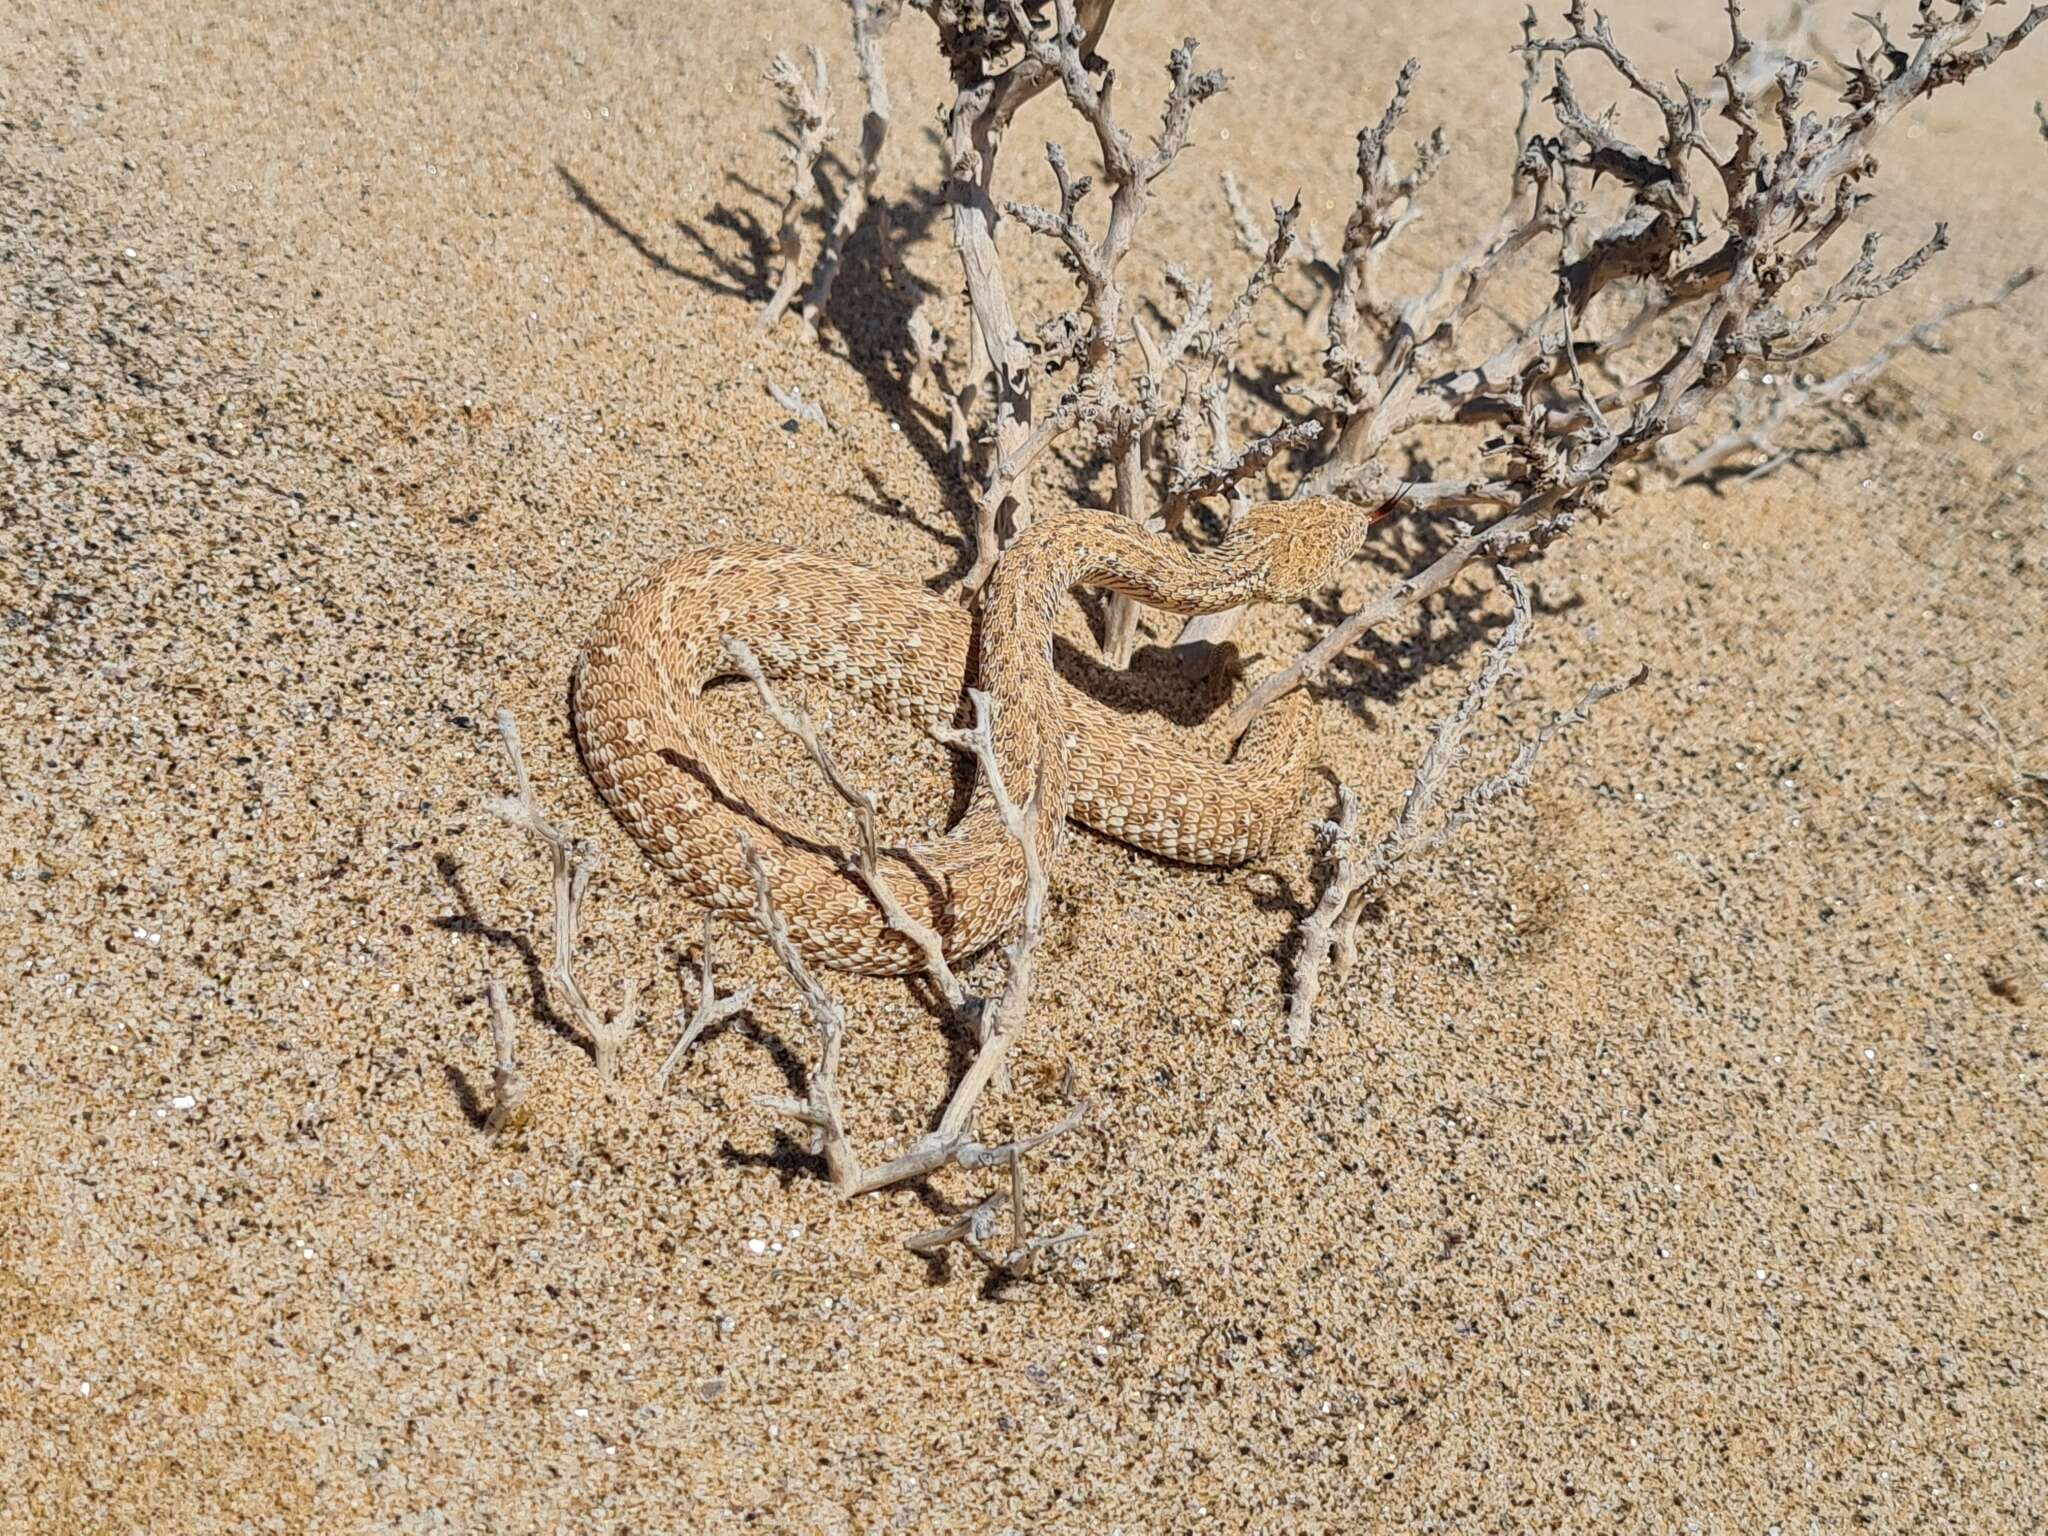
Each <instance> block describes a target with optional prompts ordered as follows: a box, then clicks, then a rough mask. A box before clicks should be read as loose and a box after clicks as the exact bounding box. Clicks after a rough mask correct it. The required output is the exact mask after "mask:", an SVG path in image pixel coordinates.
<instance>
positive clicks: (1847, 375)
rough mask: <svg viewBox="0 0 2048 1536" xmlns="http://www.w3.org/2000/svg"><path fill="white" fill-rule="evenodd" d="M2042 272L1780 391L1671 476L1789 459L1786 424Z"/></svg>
mask: <svg viewBox="0 0 2048 1536" xmlns="http://www.w3.org/2000/svg"><path fill="white" fill-rule="evenodd" d="M2040 271H2041V269H2040V268H2039V267H2026V268H2023V269H2022V270H2020V271H2018V272H2015V273H2014V274H2013V275H2012V276H2011V277H2009V278H2007V279H2006V280H2005V282H2004V283H2002V284H2000V285H1999V287H1998V289H1997V291H1996V292H1994V293H1989V294H1986V295H1984V296H1982V297H1980V298H1975V299H1958V300H1957V301H1956V302H1955V303H1953V304H1946V305H1944V306H1942V308H1941V309H1939V310H1937V311H1936V312H1935V313H1934V314H1932V315H1930V316H1928V317H1927V318H1926V319H1925V320H1922V321H1921V322H1920V323H1919V324H1918V325H1916V326H1914V327H1912V328H1911V329H1910V330H1906V331H1902V332H1900V333H1899V334H1898V335H1896V336H1894V337H1892V339H1891V340H1889V341H1887V342H1886V343H1885V344H1884V345H1883V346H1881V347H1879V348H1878V349H1877V350H1876V351H1875V352H1873V353H1871V355H1870V356H1869V357H1867V358H1865V359H1864V360H1863V361H1862V362H1860V363H1857V364H1855V365H1854V366H1853V367H1849V368H1844V369H1843V370H1842V371H1841V372H1839V373H1836V374H1833V375H1831V376H1829V377H1828V378H1826V379H1823V380H1821V381H1819V382H1818V383H1814V384H1807V385H1797V384H1794V385H1791V386H1790V387H1788V388H1786V389H1785V390H1783V391H1782V392H1781V393H1780V394H1779V395H1778V397H1777V399H1776V400H1775V401H1773V402H1772V404H1771V408H1770V410H1768V411H1767V412H1765V413H1764V415H1763V416H1762V418H1761V419H1759V420H1757V421H1754V422H1750V423H1745V424H1743V425H1741V426H1738V427H1736V428H1735V429H1734V430H1733V431H1729V432H1724V433H1722V434H1721V435H1720V436H1719V437H1717V438H1715V439H1714V440H1713V441H1712V442H1710V443H1708V444H1707V445H1706V446H1705V447H1703V448H1701V449H1700V450H1699V451H1698V452H1697V453H1695V454H1693V455H1692V457H1690V458H1689V459H1686V460H1685V461H1684V462H1683V463H1682V464H1680V465H1679V466H1678V467H1677V468H1676V469H1674V470H1672V471H1671V478H1672V479H1673V480H1674V481H1677V482H1679V483H1680V484H1683V483H1684V482H1686V481H1688V480H1698V479H1701V478H1703V477H1705V476H1707V475H1710V474H1712V473H1713V472H1714V471H1715V470H1717V469H1719V468H1720V467H1721V466H1722V465H1724V464H1726V463H1727V462H1728V461H1729V460H1730V459H1733V458H1735V457H1736V456H1737V455H1738V454H1744V453H1755V454H1762V455H1764V458H1765V462H1764V463H1762V464H1760V465H1758V466H1757V468H1756V469H1754V470H1752V471H1750V474H1751V475H1755V474H1758V473H1762V472H1768V471H1769V470H1772V469H1776V468H1777V467H1779V466H1780V465H1782V464H1785V463H1787V462H1789V461H1790V460H1791V458H1792V457H1793V454H1792V453H1791V452H1786V451H1781V450H1780V449H1779V446H1778V437H1779V434H1780V433H1781V432H1782V431H1783V430H1784V429H1785V426H1786V424H1787V423H1789V422H1790V421H1792V420H1793V419H1794V418H1795V417H1798V416H1800V415H1803V414H1804V413H1806V412H1808V411H1811V410H1813V409H1815V408H1816V407H1820V406H1826V405H1832V404H1834V403H1835V402H1836V401H1838V400H1841V399H1843V398H1844V397H1845V396H1850V397H1853V393H1854V391H1857V390H1860V389H1862V388H1863V387H1864V386H1865V385H1866V384H1868V383H1870V381H1871V380H1873V379H1875V378H1876V377H1877V376H1878V375H1879V374H1881V373H1883V372H1884V371H1885V370H1886V369H1887V368H1889V367H1890V366H1891V365H1892V363H1893V362H1895V361H1896V360H1897V359H1898V358H1899V357H1900V356H1901V355H1902V354H1904V353H1906V352H1908V351H1911V350H1913V349H1915V348H1917V349H1919V350H1920V351H1923V352H1937V351H1940V350H1942V348H1941V346H1940V344H1939V342H1940V333H1941V330H1942V328H1943V327H1944V326H1946V325H1947V324H1948V323H1949V322H1950V321H1951V320H1954V319H1955V318H1956V317H1957V316H1959V315H1967V314H1972V313H1974V312H1975V311H1977V310H1980V309H1996V308H1998V306H1999V305H2001V304H2003V303H2004V302H2005V301H2006V300H2007V299H2009V298H2011V297H2012V295H2013V294H2014V293H2016V292H2018V291H2019V290H2020V289H2021V288H2024V287H2025V286H2026V285H2027V284H2028V283H2031V282H2032V281H2033V280H2034V279H2035V278H2036V277H2038V276H2039V275H2040Z"/></svg>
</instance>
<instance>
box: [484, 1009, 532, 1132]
mask: <svg viewBox="0 0 2048 1536" xmlns="http://www.w3.org/2000/svg"><path fill="white" fill-rule="evenodd" d="M484 997H485V999H486V1001H487V1002H488V1003H489V1004H490V1009H491V1046H492V1049H493V1051H494V1052H495V1053H496V1061H497V1064H496V1065H495V1066H494V1067H493V1068H492V1070H491V1112H490V1114H488V1115H487V1116H485V1118H484V1129H485V1130H486V1131H488V1132H489V1133H490V1134H491V1135H493V1136H496V1135H499V1134H500V1133H502V1132H505V1131H511V1130H517V1129H518V1128H519V1127H520V1126H522V1125H524V1124H525V1123H526V1118H527V1114H526V1094H527V1082H526V1074H525V1073H523V1072H521V1071H520V1070H519V1062H518V1059H517V1057H516V1056H515V1055H514V1053H513V1045H514V1039H515V1037H514V1035H513V1030H512V1010H511V1009H510V1008H508V1007H507V1006H506V1005H505V988H504V987H503V986H502V985H501V984H500V983H499V981H498V978H497V977H495V976H487V977H485V978H484Z"/></svg>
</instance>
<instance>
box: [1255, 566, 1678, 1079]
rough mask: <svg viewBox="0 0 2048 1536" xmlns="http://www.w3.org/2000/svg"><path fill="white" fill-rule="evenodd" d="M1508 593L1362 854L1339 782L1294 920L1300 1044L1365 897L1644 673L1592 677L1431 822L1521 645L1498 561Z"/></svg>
mask: <svg viewBox="0 0 2048 1536" xmlns="http://www.w3.org/2000/svg"><path fill="white" fill-rule="evenodd" d="M1497 569H1498V574H1499V576H1500V579H1501V580H1502V582H1504V583H1505V584H1506V586H1507V588H1508V591H1509V593H1510V594H1511V596H1512V598H1513V600H1514V612H1513V614H1512V616H1511V617H1510V618H1509V620H1508V625H1507V628H1506V629H1504V630H1502V631H1501V635H1500V638H1499V639H1498V640H1496V641H1495V642H1494V643H1493V645H1492V646H1491V647H1490V648H1489V649H1488V651H1487V653H1486V659H1485V661H1484V662H1483V663H1482V664H1481V666H1480V669H1479V673H1478V675H1477V676H1476V677H1475V678H1474V679H1473V681H1472V685H1471V687H1470V688H1468V689H1467V690H1466V692H1465V696H1464V698H1463V699H1461V700H1460V701H1459V703H1458V706H1457V708H1456V709H1455V710H1453V711H1452V712H1451V714H1450V715H1449V716H1447V717H1446V718H1445V719H1443V720H1440V721H1439V722H1437V725H1436V728H1435V731H1434V733H1433V734H1432V736H1431V739H1430V744H1429V750H1428V751H1427V752H1425V753H1424V754H1423V757H1422V762H1421V765H1420V766H1419V767H1418V768H1417V769H1416V773H1415V782H1414V784H1413V786H1412V787H1411V788H1410V789H1409V791H1408V794H1407V797H1406V799H1405V800H1404V801H1403V803H1402V807H1401V811H1400V814H1399V815H1398V816H1397V817H1396V818H1395V820H1394V824H1393V826H1392V828H1391V829H1389V831H1388V832H1387V834H1386V835H1385V836H1384V837H1383V838H1382V839H1381V840H1380V842H1379V843H1378V845H1377V846H1375V847H1374V848H1373V849H1372V850H1371V851H1370V852H1369V853H1361V852H1360V850H1359V848H1358V845H1357V831H1358V797H1357V796H1356V795H1355V794H1353V793H1352V791H1351V789H1350V788H1349V787H1348V786H1344V785H1340V786H1339V787H1338V797H1339V805H1340V809H1339V814H1338V817H1337V820H1335V821H1334V822H1327V823H1325V824H1324V828H1323V840H1324V846H1325V849H1326V851H1327V856H1328V862H1329V871H1330V872H1329V877H1328V880H1327V881H1326V883H1325V885H1324V887H1323V893H1322V896H1321V898H1320V899H1319V900H1318V901H1317V903H1316V906H1315V909H1314V910H1313V911H1312V912H1310V913H1309V915H1308V916H1307V917H1306V918H1305V919H1303V921H1302V925H1301V947H1300V953H1299V955H1298V956H1297V958H1296V960H1295V965H1294V980H1293V985H1292V987H1291V989H1290V992H1289V997H1288V1011H1287V1036H1288V1041H1289V1043H1290V1044H1292V1045H1295V1046H1303V1045H1306V1044H1307V1043H1308V1038H1309V1034H1310V1032H1311V1030H1312V1029H1313V1028H1314V1019H1315V1004H1316V998H1317V996H1318V995H1319V994H1320V992H1321V990H1322V975H1323V967H1324V966H1325V965H1326V964H1327V963H1329V961H1330V960H1331V958H1332V956H1333V955H1334V957H1335V960H1336V967H1335V968H1336V973H1337V974H1338V975H1339V976H1342V975H1344V974H1346V973H1347V972H1348V971H1349V970H1350V969H1351V967H1352V965H1353V964H1354V963H1355V962H1356V959H1357V954H1358V927H1359V923H1360V922H1361V920H1362V919H1363V916H1364V912H1365V907H1366V904H1367V903H1368V902H1369V901H1370V900H1371V899H1372V898H1373V897H1374V896H1375V895H1377V894H1379V893H1381V892H1383V891H1384V890H1386V888H1387V887H1388V886H1389V885H1391V884H1392V883H1393V882H1394V881H1395V880H1396V879H1398V878H1399V877H1400V875H1401V873H1402V871H1403V870H1404V868H1406V867H1407V866H1409V865H1410V864H1412V863H1413V861H1414V860H1416V859H1417V858H1419V857H1421V856H1423V855H1425V854H1427V853H1430V852H1431V851H1433V850H1435V849H1436V848H1438V847H1440V846H1442V844H1443V843H1444V842H1445V841H1447V840H1448V839H1449V838H1450V837H1451V836H1452V835H1453V834H1455V833H1456V832H1457V831H1458V829H1459V828H1460V827H1462V826H1464V825H1465V824H1466V823H1468V822H1470V821H1471V820H1473V819H1474V818H1475V817H1476V816H1478V815H1480V814H1481V813H1482V812H1483V811H1485V810H1486V809H1488V808H1489V807H1491V806H1493V805H1495V804H1497V803H1498V802H1500V801H1501V800H1503V799H1506V798H1507V797H1509V796H1511V795H1515V794H1520V793H1522V792H1523V791H1525V790H1526V789H1527V788H1528V787H1529V775H1530V773H1531V771H1532V770H1533V769H1534V767H1535V764H1536V756H1537V754H1538V753H1539V752H1541V751H1542V750H1543V748H1544V747H1545V746H1547V745H1548V744H1549V743H1550V742H1551V741H1552V740H1553V739H1554V738H1555V737H1556V736H1557V735H1558V734H1559V733H1560V732H1562V731H1564V730H1566V729H1568V728H1569V727H1571V726H1573V725H1576V724H1578V723H1579V722H1581V721H1583V720H1585V719H1587V718H1588V717H1589V716H1590V713H1591V711H1592V708H1593V706H1594V705H1595V704H1597V703H1599V702H1600V700H1602V699H1604V698H1607V697H1608V696H1610V695H1612V694H1615V693H1619V692H1621V691H1623V690H1624V689H1627V688H1632V687H1634V686H1635V685H1636V684H1637V683H1640V682H1641V681H1642V680H1643V679H1644V678H1645V677H1646V676H1648V675H1649V669H1648V668H1641V669H1639V670H1637V671H1636V672H1634V673H1633V674H1631V675H1629V676H1627V677H1623V678H1617V679H1613V680H1610V681H1608V682H1604V683H1599V684H1596V685H1594V686H1593V687H1592V688H1590V689H1588V690H1587V691H1586V693H1585V695H1584V696H1583V697H1582V698H1581V699H1580V700H1579V702H1578V703H1577V704H1575V705H1574V706H1573V707H1572V708H1571V709H1569V710H1566V711H1565V712H1564V713H1563V714H1561V715H1559V716H1557V717H1556V718H1555V719H1553V720H1552V721H1551V722H1550V723H1549V724H1548V725H1546V726H1544V727H1543V728H1542V729H1541V730H1539V731H1538V732H1537V733H1536V734H1535V735H1534V736H1532V737H1531V738H1530V739H1529V740H1528V741H1526V742H1524V743H1523V745H1522V747H1521V750H1520V751H1519V752H1517V753H1516V755H1515V758H1514V761H1513V762H1512V763H1511V764H1510V765H1509V766H1508V768H1507V769H1506V770H1505V771H1504V772H1502V773H1499V774H1496V775H1494V776H1492V777H1491V778H1486V779H1482V780H1480V781H1479V782H1478V783H1477V784H1474V785H1473V786H1472V787H1471V788H1470V789H1468V790H1467V791H1466V792H1465V793H1464V794H1463V795H1462V796H1461V797H1460V798H1459V799H1458V801H1457V803H1456V805H1454V806H1453V807H1452V809H1451V810H1450V812H1449V813H1448V814H1447V815H1446V816H1445V817H1444V818H1443V820H1442V821H1441V822H1440V823H1437V824H1435V825H1432V824H1431V817H1432V816H1433V815H1434V813H1435V810H1436V807H1437V805H1438V804H1439V802H1440V801H1441V800H1442V798H1443V793H1444V789H1445V787H1446V785H1447V784H1448V783H1449V782H1450V778H1451V775H1452V773H1453V772H1454V771H1455V770H1456V768H1457V767H1458V764H1459V763H1460V762H1461V761H1462V760H1463V758H1464V755H1465V750H1466V748H1465V743H1466V738H1467V737H1468V736H1469V735H1470V733H1471V730H1472V724H1473V722H1474V720H1475V719H1477V717H1478V714H1479V711H1480V710H1481V709H1483V708H1484V707H1485V705H1486V701H1487V700H1488V699H1489V698H1491V697H1492V695H1493V692H1494V689H1495V688H1496V687H1498V686H1499V683H1500V680H1501V677H1502V675H1503V674H1504V673H1505V672H1506V671H1507V665H1508V662H1509V661H1510V660H1511V659H1512V658H1513V656H1514V654H1515V652H1516V651H1517V650H1519V649H1520V647H1521V644H1522V640H1523V638H1524V636H1525V635H1526V634H1527V632H1528V627H1529V593H1528V590H1527V589H1526V588H1525V587H1524V586H1523V585H1522V582H1521V580H1520V579H1519V578H1518V577H1517V576H1516V575H1515V573H1514V571H1513V570H1512V569H1510V568H1509V567H1507V566H1505V565H1502V566H1500V567H1498V568H1497Z"/></svg>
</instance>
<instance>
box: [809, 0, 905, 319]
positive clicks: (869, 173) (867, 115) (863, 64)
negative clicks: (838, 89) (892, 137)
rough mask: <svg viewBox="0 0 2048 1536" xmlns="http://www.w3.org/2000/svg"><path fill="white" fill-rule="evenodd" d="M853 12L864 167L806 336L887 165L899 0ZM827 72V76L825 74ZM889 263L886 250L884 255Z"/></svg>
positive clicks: (821, 265) (877, 0)
mask: <svg viewBox="0 0 2048 1536" xmlns="http://www.w3.org/2000/svg"><path fill="white" fill-rule="evenodd" d="M848 4H849V6H850V8H851V10H852V12H853V56H854V60H855V65H854V67H855V70H856V71H857V73H858V74H859V76H860V83H861V84H862V86H864V87H865V88H866V90H867V101H868V105H867V111H865V112H864V113H862V114H861V119H860V171H859V174H858V175H857V176H856V177H855V178H854V180H853V182H852V184H851V185H850V186H848V187H847V189H846V196H845V198H844V200H843V201H842V202H841V203H840V204H839V212H838V213H837V214H836V215H835V216H834V217H833V220H832V228H831V229H830V230H828V231H826V234H825V244H824V248H823V249H822V250H820V251H819V252H818V264H817V266H816V267H815V268H814V269H813V270H812V273H811V286H810V288H809V289H808V290H807V291H806V292H805V294H804V305H803V311H802V317H801V318H802V320H803V328H804V337H805V339H806V340H809V339H812V338H814V337H816V335H817V334H818V316H819V315H821V314H823V313H824V310H825V306H826V305H827V304H828V303H830V302H831V299H832V285H833V283H834V282H835V281H837V280H838V277H839V263H840V260H841V258H842V257H843V256H844V254H845V251H846V242H847V241H848V240H849V239H851V238H852V236H853V232H854V231H855V230H857V229H859V228H860V221H861V219H862V218H863V217H865V216H866V214H867V210H868V204H869V203H870V202H871V201H872V200H873V198H874V195H875V179H876V178H877V177H878V176H879V175H880V174H881V170H882V146H883V145H884V144H885V143H887V142H888V138H889V77H888V74H887V72H886V71H885V70H884V68H883V64H882V39H883V38H884V37H885V36H887V35H888V31H889V28H890V27H891V26H892V25H893V24H894V23H895V20H896V0H848ZM821 78H822V77H821ZM882 267H883V269H884V270H887V268H888V258H887V257H886V255H885V256H884V258H883V260H882Z"/></svg>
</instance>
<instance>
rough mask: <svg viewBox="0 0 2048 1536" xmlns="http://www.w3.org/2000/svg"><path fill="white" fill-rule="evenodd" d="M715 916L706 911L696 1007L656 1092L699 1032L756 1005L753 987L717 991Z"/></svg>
mask: <svg viewBox="0 0 2048 1536" xmlns="http://www.w3.org/2000/svg"><path fill="white" fill-rule="evenodd" d="M716 919H717V914H716V913H712V912H706V913H705V914H704V944H703V948H704V958H703V969H702V970H701V971H700V972H699V974H698V977H697V1007H696V1010H695V1011H694V1012H693V1013H692V1014H691V1015H690V1018H689V1022H688V1023H687V1024H685V1025H684V1026H683V1034H682V1038H681V1039H679V1040H678V1041H676V1045H675V1049H674V1050H672V1051H670V1052H669V1053H668V1056H667V1058H666V1059H665V1060H663V1062H662V1064H661V1070H660V1071H659V1072H657V1073H656V1074H655V1076H654V1086H655V1090H656V1091H657V1092H660V1091H662V1090H665V1089H666V1088H667V1087H668V1079H669V1074H670V1073H671V1072H673V1071H675V1069H676V1066H677V1065H678V1064H679V1063H680V1062H681V1061H682V1059H683V1053H684V1052H685V1051H687V1050H689V1048H690V1047H691V1046H693V1045H695V1044H696V1043H697V1037H698V1036H699V1035H701V1034H703V1033H704V1031H705V1030H707V1029H709V1028H711V1026H712V1025H714V1024H722V1023H724V1022H725V1020H727V1019H729V1018H731V1017H732V1016H733V1015H734V1014H736V1013H744V1012H746V1010H747V1009H749V1008H751V1007H752V1006H753V1003H754V989H753V988H752V987H741V988H740V989H739V991H737V992H734V993H732V994H731V995H730V996H727V997H720V996H719V995H718V988H717V987H716V986H714V985H713V983H712V980H711V932H712V928H713V926H714V924H715V922H716ZM679 1017H680V1015H679Z"/></svg>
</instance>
